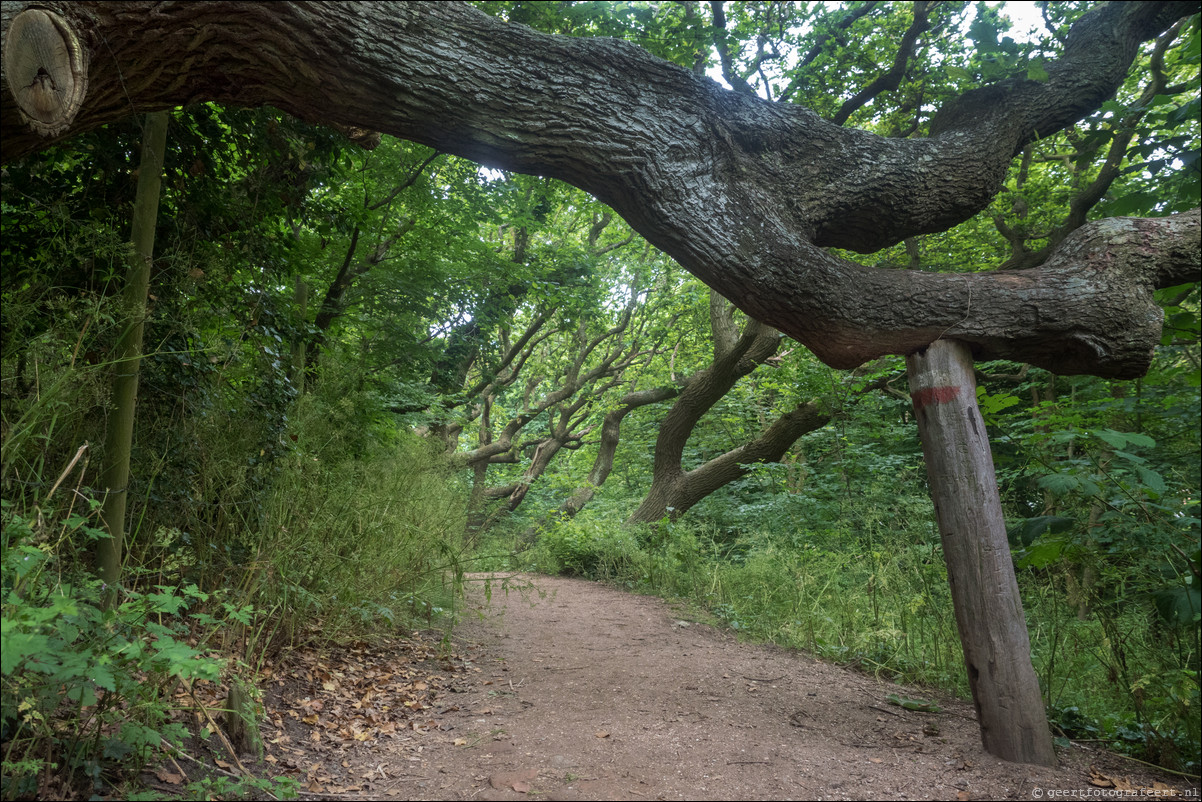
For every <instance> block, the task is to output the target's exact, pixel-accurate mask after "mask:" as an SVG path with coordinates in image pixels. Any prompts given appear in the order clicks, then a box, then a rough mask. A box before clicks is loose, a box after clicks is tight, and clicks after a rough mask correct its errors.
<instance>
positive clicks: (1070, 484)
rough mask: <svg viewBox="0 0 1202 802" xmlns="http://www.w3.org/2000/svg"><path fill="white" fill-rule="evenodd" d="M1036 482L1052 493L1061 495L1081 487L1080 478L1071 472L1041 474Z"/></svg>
mask: <svg viewBox="0 0 1202 802" xmlns="http://www.w3.org/2000/svg"><path fill="white" fill-rule="evenodd" d="M1038 484H1039V486H1040V487H1042V488H1043V489H1044V490H1047V491H1048V492H1049V493H1052V494H1053V495H1057V496H1063V495H1064V494H1066V493H1071V492H1072V491H1074V490H1077V489H1079V488H1080V487H1081V480H1080V479H1078V478H1077V477H1075V476H1073V475H1072V474H1071V473H1053V474H1049V475H1048V476H1041V477H1040V478H1039V481H1038Z"/></svg>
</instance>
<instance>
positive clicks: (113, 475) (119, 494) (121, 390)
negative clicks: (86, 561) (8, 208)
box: [96, 111, 168, 605]
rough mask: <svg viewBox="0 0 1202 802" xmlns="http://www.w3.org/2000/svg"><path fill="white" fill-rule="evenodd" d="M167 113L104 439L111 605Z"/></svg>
mask: <svg viewBox="0 0 1202 802" xmlns="http://www.w3.org/2000/svg"><path fill="white" fill-rule="evenodd" d="M167 118H168V112H166V111H159V112H154V113H152V114H147V115H146V127H145V129H144V130H143V132H142V161H141V164H140V165H139V167H138V192H137V196H136V197H135V198H134V214H133V230H132V232H131V235H130V239H131V247H130V248H129V251H128V270H127V273H126V278H125V290H124V292H123V293H122V300H123V304H122V307H123V313H124V318H123V321H122V323H123V331H122V334H121V339H120V340H118V342H117V347H116V350H115V352H114V371H113V410H112V413H111V414H110V416H109V421H108V429H107V430H106V432H105V437H104V462H103V463H102V467H101V472H100V486H101V487H103V488H104V493H105V496H104V506H103V508H102V509H101V511H100V518H101V521H102V522H103V523H104V527H105V529H107V530H108V533H109V535H110V537H109V538H108V539H107V540H101V541H99V543H98V544H97V547H96V567H97V569H98V572H99V574H100V578H101V579H102V580H103V581H104V583H105V585H107V586H108V588H109V589H110V590H109V594H108V596H107V601H108V603H109V604H110V605H111V604H112V603H113V602H114V600H115V599H116V594H115V593H114V592H113V591H114V590H115V588H116V586H117V585H118V584H119V583H120V581H121V563H122V559H123V558H122V551H123V547H124V542H125V502H126V499H127V498H128V497H129V492H128V490H129V453H130V447H131V445H132V443H133V436H134V412H135V410H136V408H137V401H138V370H139V368H140V366H141V362H142V327H143V324H144V323H145V321H146V296H147V293H148V292H149V290H150V265H151V260H152V258H153V255H154V230H155V224H156V222H157V220H158V211H159V186H160V184H161V183H162V177H163V153H164V152H165V151H166V148H167Z"/></svg>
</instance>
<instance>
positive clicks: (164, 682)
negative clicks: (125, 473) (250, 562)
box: [0, 501, 224, 799]
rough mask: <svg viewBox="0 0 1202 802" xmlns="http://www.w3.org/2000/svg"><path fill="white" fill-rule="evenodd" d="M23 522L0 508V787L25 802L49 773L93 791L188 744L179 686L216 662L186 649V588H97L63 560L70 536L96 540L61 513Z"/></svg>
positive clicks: (79, 519)
mask: <svg viewBox="0 0 1202 802" xmlns="http://www.w3.org/2000/svg"><path fill="white" fill-rule="evenodd" d="M39 512H40V514H38V515H36V516H32V517H30V516H26V515H23V514H21V513H20V512H19V511H18V510H16V509H15V508H14V505H12V504H11V503H10V502H8V501H5V502H4V503H3V512H2V513H0V516H2V523H3V531H4V534H3V555H4V556H3V562H2V563H0V568H2V571H3V576H2V587H3V593H4V599H3V606H2V614H0V615H2V618H0V621H2V624H3V635H2V643H0V647H2V652H3V663H2V666H0V673H2V674H3V680H4V682H3V692H2V695H3V711H4V712H3V730H4V737H3V741H4V744H5V754H4V764H3V789H2V796H3V797H4V798H5V799H15V798H27V797H29V796H30V795H31V794H33V793H35V792H36V790H37V789H38V787H39V777H41V779H42V780H45V778H46V777H47V776H48V775H49V774H51V773H53V774H56V775H57V776H59V777H63V778H70V779H71V781H74V782H80V783H85V784H86V785H88V786H93V787H95V788H96V789H97V790H100V789H101V788H102V787H103V784H102V783H103V781H104V780H107V779H109V778H111V777H112V776H113V775H112V772H113V771H115V770H122V771H134V772H136V771H137V770H138V769H139V768H140V767H141V766H142V765H144V764H145V763H146V762H148V761H149V760H150V759H151V758H152V757H153V756H155V755H157V754H158V753H159V750H160V749H161V747H162V745H163V744H168V745H173V746H177V747H178V746H179V745H180V744H181V743H182V741H183V738H184V737H185V736H186V735H187V731H186V730H185V729H184V727H183V726H182V725H181V724H180V723H178V721H176V720H175V718H174V716H173V715H172V714H173V712H174V705H175V702H174V699H173V694H172V691H173V690H174V688H175V687H176V686H177V685H178V684H179V683H181V682H184V683H186V682H190V681H192V680H194V679H209V680H215V679H217V678H218V676H219V675H220V673H221V670H222V667H223V665H224V661H223V660H221V659H217V658H214V657H212V656H209V655H207V654H205V653H204V652H203V651H202V650H199V649H197V648H195V647H194V646H193V645H191V643H193V642H194V641H192V640H191V638H192V636H193V635H194V632H193V629H192V622H190V621H189V618H188V616H187V614H186V610H187V608H188V607H190V606H192V605H194V604H197V603H203V602H205V601H207V600H208V599H209V596H208V594H205V593H203V592H201V591H200V590H199V589H198V588H196V586H195V585H186V586H183V587H181V588H178V589H177V588H174V587H170V586H159V587H157V588H155V589H154V591H153V592H145V593H142V592H132V591H131V592H127V593H125V594H123V596H122V598H121V601H120V603H119V604H118V605H117V606H116V607H115V608H114V609H107V610H106V609H104V603H103V599H104V597H105V595H106V589H105V588H104V587H102V585H101V583H100V582H99V581H98V580H96V579H93V578H91V577H90V576H88V575H86V574H81V573H80V572H79V570H78V568H77V567H75V566H73V565H72V564H71V562H70V561H67V560H64V559H63V558H64V556H66V555H69V554H70V549H69V548H68V544H69V543H70V541H71V540H72V539H74V538H78V537H80V536H83V537H90V538H102V537H107V535H106V534H105V533H104V532H102V531H99V530H97V529H95V528H94V523H93V521H92V516H91V515H90V514H89V515H86V516H79V515H78V514H76V513H73V512H71V511H70V509H69V508H68V509H67V510H63V509H46V510H41V511H39Z"/></svg>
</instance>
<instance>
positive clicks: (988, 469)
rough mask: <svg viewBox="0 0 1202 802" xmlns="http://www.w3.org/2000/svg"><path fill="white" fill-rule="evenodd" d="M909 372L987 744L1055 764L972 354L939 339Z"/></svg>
mask: <svg viewBox="0 0 1202 802" xmlns="http://www.w3.org/2000/svg"><path fill="white" fill-rule="evenodd" d="M906 366H907V369H908V371H909V375H910V394H911V397H912V398H913V399H914V412H915V415H916V417H917V419H918V433H919V435H920V436H921V438H922V449H923V454H924V455H925V456H926V463H927V477H928V480H929V482H930V485H931V498H932V499H933V500H934V502H935V515H936V517H937V518H938V521H939V534H940V537H941V538H942V540H943V556H944V559H945V560H946V561H947V575H948V584H949V585H951V591H952V604H953V605H954V606H955V610H956V626H957V627H958V628H959V630H960V643H961V645H962V647H963V649H964V662H965V665H966V666H967V668H968V682H969V686H970V687H971V689H972V698H973V703H974V704H975V705H976V708H977V720H978V722H979V724H980V726H981V739H982V741H983V742H984V745H985V749H986V751H988V752H989V753H990V754H992V755H995V756H997V757H1000V758H1002V759H1003V760H1013V761H1015V762H1019V763H1036V764H1039V765H1043V766H1054V765H1056V754H1055V752H1054V751H1053V749H1052V735H1051V732H1050V731H1049V729H1048V721H1047V714H1046V713H1045V711H1044V707H1043V700H1042V698H1041V697H1040V693H1039V682H1038V681H1037V679H1036V677H1035V670H1034V669H1033V668H1032V666H1031V644H1030V641H1029V639H1028V636H1027V622H1026V619H1025V618H1024V617H1023V608H1022V601H1021V600H1020V599H1019V595H1018V583H1017V582H1016V581H1015V578H1014V563H1013V560H1012V558H1011V556H1010V545H1009V543H1008V542H1007V540H1006V526H1005V521H1004V520H1003V519H1002V505H1001V499H1000V498H999V496H998V487H997V478H996V476H995V474H994V470H993V457H992V455H991V454H990V451H989V440H988V438H987V436H986V433H985V421H984V420H983V419H982V418H981V412H980V410H979V409H978V408H977V396H976V378H975V377H974V375H973V359H972V353H971V351H970V350H969V348H968V346H966V345H965V344H963V343H959V342H955V341H954V340H937V341H936V342H934V343H932V344H931V346H930V348H928V349H926V351H924V352H922V353H918V354H914V355H912V356H910V357H908V358H907V359H906Z"/></svg>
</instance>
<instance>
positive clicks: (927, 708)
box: [885, 693, 943, 713]
mask: <svg viewBox="0 0 1202 802" xmlns="http://www.w3.org/2000/svg"><path fill="white" fill-rule="evenodd" d="M885 700H886V701H887V702H889V704H891V705H897V706H898V707H901V708H904V709H906V710H917V711H918V712H920V713H942V712H943V708H942V707H940V706H939V705H937V704H935V703H934V702H929V701H927V700H926V699H907V698H905V697H904V696H898V695H897V694H896V693H891V694H889V695H888V696H886V697H885Z"/></svg>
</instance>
